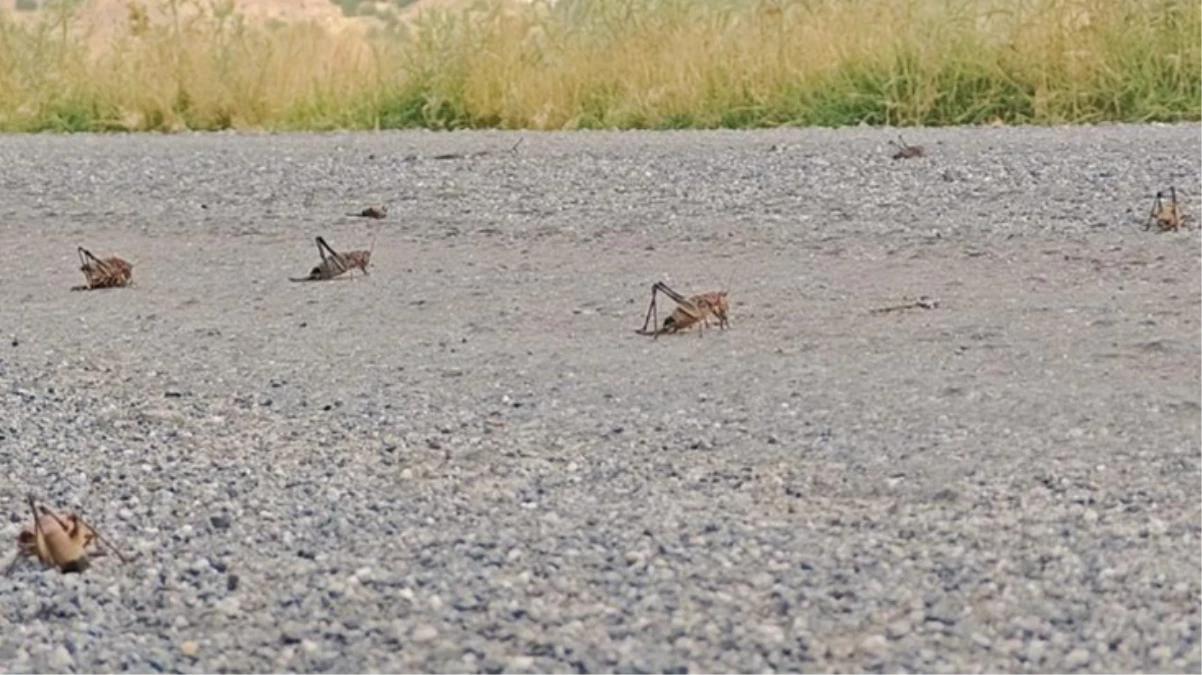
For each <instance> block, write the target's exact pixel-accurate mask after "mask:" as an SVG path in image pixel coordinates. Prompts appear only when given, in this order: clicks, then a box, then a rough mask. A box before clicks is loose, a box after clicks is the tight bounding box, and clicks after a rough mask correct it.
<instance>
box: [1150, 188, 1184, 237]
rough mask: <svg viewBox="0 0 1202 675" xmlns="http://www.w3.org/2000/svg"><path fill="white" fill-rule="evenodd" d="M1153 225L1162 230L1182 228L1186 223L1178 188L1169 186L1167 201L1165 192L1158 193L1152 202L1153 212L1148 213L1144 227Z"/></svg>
mask: <svg viewBox="0 0 1202 675" xmlns="http://www.w3.org/2000/svg"><path fill="white" fill-rule="evenodd" d="M1153 225H1155V226H1156V227H1157V229H1159V230H1160V231H1161V232H1168V231H1170V230H1180V229H1181V228H1182V226H1184V225H1185V215H1184V214H1182V213H1181V206H1180V205H1179V204H1178V203H1177V188H1175V187H1170V188H1169V199H1168V200H1167V201H1166V200H1165V198H1164V192H1157V193H1156V199H1155V201H1153V202H1152V213H1151V214H1149V215H1148V222H1147V224H1146V225H1144V229H1145V230H1150V229H1152V226H1153Z"/></svg>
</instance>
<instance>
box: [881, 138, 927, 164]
mask: <svg viewBox="0 0 1202 675" xmlns="http://www.w3.org/2000/svg"><path fill="white" fill-rule="evenodd" d="M889 144H890V145H892V146H893V147H895V148H897V152H895V153H893V159H913V158H915V157H922V156H923V155H925V154H926V150H924V149H923V147H922V146H921V145H906V139H904V138H902V137H901V136H900V135H899V136H898V137H897V140H896V141H889Z"/></svg>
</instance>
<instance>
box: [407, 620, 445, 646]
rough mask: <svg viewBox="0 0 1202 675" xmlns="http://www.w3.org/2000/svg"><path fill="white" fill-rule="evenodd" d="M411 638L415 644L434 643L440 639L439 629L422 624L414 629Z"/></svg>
mask: <svg viewBox="0 0 1202 675" xmlns="http://www.w3.org/2000/svg"><path fill="white" fill-rule="evenodd" d="M410 637H411V638H412V639H413V641H414V642H432V641H433V640H435V639H436V638H438V629H437V628H435V627H434V626H431V625H429V624H422V625H420V626H418V627H417V628H414V629H413V634H412V635H411V636H410Z"/></svg>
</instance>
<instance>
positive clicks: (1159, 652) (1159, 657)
mask: <svg viewBox="0 0 1202 675" xmlns="http://www.w3.org/2000/svg"><path fill="white" fill-rule="evenodd" d="M1148 656H1149V657H1151V659H1152V660H1153V661H1155V662H1156V663H1157V664H1158V665H1164V664H1166V663H1168V662H1169V661H1171V660H1173V648H1172V647H1170V646H1168V645H1156V646H1155V647H1153V648H1152V650H1151V651H1149V652H1148Z"/></svg>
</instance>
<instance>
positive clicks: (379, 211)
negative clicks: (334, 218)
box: [346, 206, 388, 220]
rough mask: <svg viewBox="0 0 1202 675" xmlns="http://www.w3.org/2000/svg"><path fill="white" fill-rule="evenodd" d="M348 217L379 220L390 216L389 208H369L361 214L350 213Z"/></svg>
mask: <svg viewBox="0 0 1202 675" xmlns="http://www.w3.org/2000/svg"><path fill="white" fill-rule="evenodd" d="M346 215H348V216H352V217H355V218H375V219H377V220H379V219H381V218H383V217H384V216H387V215H388V207H387V206H369V207H367V208H365V209H363V210H362V211H360V212H359V213H348V214H346Z"/></svg>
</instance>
